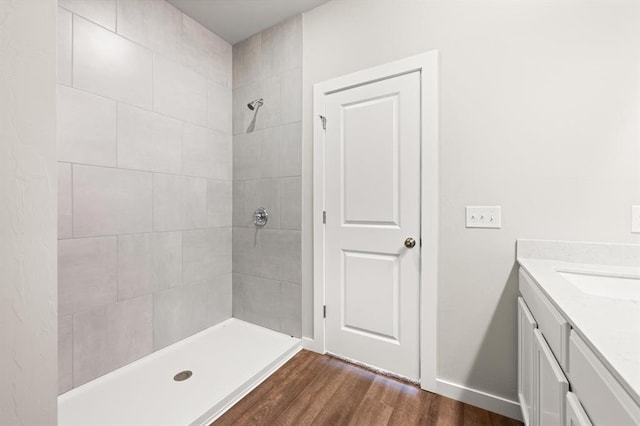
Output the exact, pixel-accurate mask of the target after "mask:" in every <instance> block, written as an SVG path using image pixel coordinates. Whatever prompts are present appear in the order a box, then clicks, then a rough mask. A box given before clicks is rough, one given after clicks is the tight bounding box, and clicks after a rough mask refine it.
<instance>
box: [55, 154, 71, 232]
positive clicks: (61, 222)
mask: <svg viewBox="0 0 640 426" xmlns="http://www.w3.org/2000/svg"><path fill="white" fill-rule="evenodd" d="M72 202H73V197H72V194H71V164H69V163H58V239H63V238H71V236H72V235H73V217H72Z"/></svg>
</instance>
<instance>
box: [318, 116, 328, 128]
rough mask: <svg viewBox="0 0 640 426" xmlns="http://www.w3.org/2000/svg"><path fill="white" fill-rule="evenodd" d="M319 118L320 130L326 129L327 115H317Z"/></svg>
mask: <svg viewBox="0 0 640 426" xmlns="http://www.w3.org/2000/svg"><path fill="white" fill-rule="evenodd" d="M318 117H320V120H322V130H327V117H326V116H325V115H319V116H318Z"/></svg>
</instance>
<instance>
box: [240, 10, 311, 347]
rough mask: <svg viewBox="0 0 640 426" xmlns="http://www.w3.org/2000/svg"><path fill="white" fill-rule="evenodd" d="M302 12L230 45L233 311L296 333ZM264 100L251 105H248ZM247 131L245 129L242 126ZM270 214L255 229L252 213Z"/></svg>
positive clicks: (298, 322) (298, 325)
mask: <svg viewBox="0 0 640 426" xmlns="http://www.w3.org/2000/svg"><path fill="white" fill-rule="evenodd" d="M301 89H302V18H301V17H300V16H297V17H294V18H291V19H289V20H287V21H285V22H283V23H280V24H278V25H276V26H274V27H272V28H269V29H267V30H265V31H263V32H261V33H258V34H256V35H254V36H252V37H250V38H249V39H247V40H245V41H242V42H240V43H237V44H235V45H234V46H233V134H234V136H233V149H234V151H233V316H234V317H236V318H239V319H243V320H245V321H249V322H253V323H256V324H259V325H262V326H264V327H268V328H271V329H273V330H276V331H281V332H283V333H286V334H289V335H291V336H295V337H300V335H301V333H302V329H301V327H302V325H301V281H302V278H301V264H300V262H301V232H300V223H301V219H300V210H301V208H300V207H301V186H300V176H301V169H300V167H301V161H302V152H301V143H300V138H301V132H302V130H301V119H302V113H301V108H302V92H301ZM260 98H262V99H264V105H263V106H262V107H260V108H259V109H256V110H254V111H251V110H250V109H249V108H248V107H247V104H248V103H249V102H252V101H254V100H256V99H260ZM247 129H249V130H247ZM259 207H264V208H266V209H267V211H268V213H269V220H268V222H267V224H266V226H265V227H264V228H261V229H257V228H256V226H255V225H254V223H253V215H254V212H255V210H256V209H257V208H259Z"/></svg>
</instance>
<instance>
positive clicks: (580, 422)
mask: <svg viewBox="0 0 640 426" xmlns="http://www.w3.org/2000/svg"><path fill="white" fill-rule="evenodd" d="M566 409H567V421H566V426H592V423H591V421H590V420H589V417H587V413H585V412H584V409H583V408H582V405H580V401H579V400H578V397H577V396H576V394H575V393H573V392H567V408H566Z"/></svg>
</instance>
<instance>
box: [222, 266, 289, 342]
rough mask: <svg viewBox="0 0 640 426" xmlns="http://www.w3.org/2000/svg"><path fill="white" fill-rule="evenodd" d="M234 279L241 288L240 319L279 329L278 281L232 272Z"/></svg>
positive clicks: (235, 283)
mask: <svg viewBox="0 0 640 426" xmlns="http://www.w3.org/2000/svg"><path fill="white" fill-rule="evenodd" d="M234 280H235V281H234V283H233V285H234V286H236V285H238V286H240V288H241V290H240V291H241V293H242V302H241V303H242V319H243V320H245V321H249V322H252V323H254V324H258V325H261V326H263V327H267V328H270V329H272V330H276V331H279V330H280V306H281V304H280V283H279V282H278V281H275V280H269V279H264V278H258V277H253V276H250V275H242V274H234ZM234 294H235V292H234Z"/></svg>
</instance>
